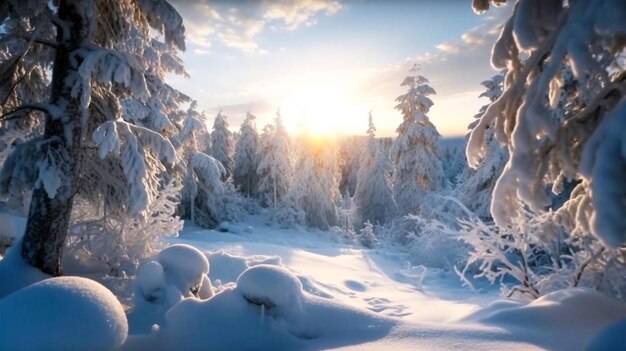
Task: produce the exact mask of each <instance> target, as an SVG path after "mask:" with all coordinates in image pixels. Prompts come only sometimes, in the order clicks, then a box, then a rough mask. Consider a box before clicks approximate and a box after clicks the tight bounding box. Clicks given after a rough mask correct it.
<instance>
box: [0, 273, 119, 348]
mask: <svg viewBox="0 0 626 351" xmlns="http://www.w3.org/2000/svg"><path fill="white" fill-rule="evenodd" d="M0 335H1V336H2V337H1V338H0V349H1V350H49V351H54V350H62V351H67V350H93V351H97V350H115V349H117V348H119V347H120V346H121V345H122V344H123V343H124V342H125V341H126V337H127V335H128V324H127V321H126V316H125V314H124V309H123V308H122V305H121V304H120V303H119V302H118V301H117V298H116V297H115V296H114V295H113V294H112V293H111V292H110V291H109V290H107V289H106V288H105V287H104V286H102V285H100V284H98V283H96V282H95V281H93V280H89V279H86V278H80V277H59V278H50V279H46V280H44V281H41V282H39V283H36V284H33V285H31V286H28V287H26V288H24V289H22V290H20V291H17V292H15V293H13V294H11V295H9V296H7V297H5V298H3V299H1V300H0Z"/></svg>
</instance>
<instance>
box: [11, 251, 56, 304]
mask: <svg viewBox="0 0 626 351" xmlns="http://www.w3.org/2000/svg"><path fill="white" fill-rule="evenodd" d="M21 248H22V240H19V241H17V242H16V244H15V245H13V246H11V248H9V250H7V252H6V255H5V256H4V258H3V259H2V260H0V282H2V283H1V284H0V299H2V298H4V297H5V296H7V295H9V294H11V293H13V292H15V291H17V290H20V289H22V288H23V287H26V286H28V285H31V284H34V283H36V282H39V281H41V280H44V279H46V278H50V276H49V275H47V274H45V273H42V272H41V271H40V270H38V269H36V268H33V267H32V266H30V265H29V264H27V263H26V262H24V260H23V259H22V252H21ZM0 301H1V300H0Z"/></svg>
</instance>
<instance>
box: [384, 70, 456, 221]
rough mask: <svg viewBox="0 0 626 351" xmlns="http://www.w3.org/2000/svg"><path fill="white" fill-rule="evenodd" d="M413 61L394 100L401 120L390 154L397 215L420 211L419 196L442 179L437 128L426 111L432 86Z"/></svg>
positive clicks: (421, 197) (431, 188) (435, 187)
mask: <svg viewBox="0 0 626 351" xmlns="http://www.w3.org/2000/svg"><path fill="white" fill-rule="evenodd" d="M418 71H419V67H418V66H417V65H415V66H414V67H413V68H412V69H411V70H410V75H409V76H408V77H406V78H405V79H404V81H403V82H402V84H401V85H402V86H404V87H407V88H408V91H407V93H406V94H404V95H400V96H399V97H398V98H397V99H396V101H397V102H398V105H397V106H396V109H397V110H399V111H400V112H401V113H402V117H403V121H402V123H401V124H400V126H398V128H397V129H396V131H397V132H398V136H397V138H396V140H395V141H394V144H393V147H392V150H391V157H392V160H393V165H394V170H393V178H394V179H393V182H394V194H395V199H396V203H397V205H398V210H399V212H400V214H401V215H405V214H409V213H412V214H415V213H418V212H419V211H420V205H421V199H423V198H424V196H425V195H427V194H428V193H429V192H432V191H435V190H438V189H440V188H441V186H442V183H443V177H444V176H443V168H442V165H441V160H440V159H439V150H438V140H439V132H438V131H437V128H435V126H434V125H433V124H432V123H431V122H430V119H429V118H428V116H427V115H426V114H427V113H428V111H429V110H430V108H431V107H432V105H433V102H432V100H431V99H430V98H428V96H429V95H433V94H435V90H434V89H433V88H431V87H430V85H428V79H426V78H424V77H423V76H421V75H418Z"/></svg>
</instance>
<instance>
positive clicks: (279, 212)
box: [270, 194, 306, 229]
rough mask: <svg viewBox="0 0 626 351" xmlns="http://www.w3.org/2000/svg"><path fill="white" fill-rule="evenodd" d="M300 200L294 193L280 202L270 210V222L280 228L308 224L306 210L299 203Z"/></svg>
mask: <svg viewBox="0 0 626 351" xmlns="http://www.w3.org/2000/svg"><path fill="white" fill-rule="evenodd" d="M297 201H298V200H297V199H296V198H294V196H293V195H290V194H287V196H286V197H285V198H284V199H283V200H282V201H280V202H279V203H278V205H277V206H276V207H274V208H273V209H272V210H271V212H270V222H271V223H275V224H277V225H278V226H279V227H280V228H283V229H290V228H297V227H300V226H304V225H305V224H306V219H305V214H304V211H303V210H302V209H301V208H300V206H299V205H298V202H297Z"/></svg>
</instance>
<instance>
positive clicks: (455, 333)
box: [0, 215, 626, 351]
mask: <svg viewBox="0 0 626 351" xmlns="http://www.w3.org/2000/svg"><path fill="white" fill-rule="evenodd" d="M266 220H267V219H266V217H264V216H261V215H256V216H249V217H248V218H247V219H246V220H245V221H244V222H243V223H239V224H230V225H223V226H222V227H223V229H222V230H225V231H221V230H204V229H201V228H198V227H195V226H193V225H187V226H185V228H184V230H183V232H182V233H181V234H180V236H179V237H178V238H171V239H168V244H171V245H177V246H173V247H171V248H170V249H167V250H165V251H162V252H161V254H159V255H157V256H155V258H154V260H155V261H152V262H150V263H146V264H145V265H144V268H142V269H140V272H139V275H140V279H138V282H139V283H138V284H137V285H136V286H135V290H134V293H135V298H134V299H135V303H136V304H135V307H134V308H131V309H130V310H129V311H128V324H129V327H130V331H129V337H128V339H127V340H126V342H125V344H124V345H123V346H122V350H125V351H129V350H173V349H175V350H206V349H217V350H220V349H228V350H270V349H271V350H321V349H333V350H335V349H336V350H394V351H397V350H426V351H428V350H544V349H545V350H564V351H573V350H585V349H586V348H587V345H589V343H590V342H591V341H592V339H593V338H594V337H595V336H596V335H598V333H599V332H600V331H601V329H602V328H604V327H606V326H610V325H611V324H613V323H615V322H618V323H617V324H615V326H614V327H613V329H614V330H617V331H618V332H615V331H612V332H611V330H610V329H609V330H608V334H606V335H608V336H607V337H606V338H604V339H603V340H601V343H600V344H598V345H600V347H599V348H596V349H595V350H606V349H608V350H611V348H612V349H614V350H622V349H624V348H623V347H625V346H626V343H624V342H623V340H622V341H615V342H613V341H610V339H607V338H610V337H612V336H613V337H614V336H615V335H618V336H619V335H621V334H620V333H619V332H621V330H623V324H624V322H621V324H619V321H623V320H624V319H625V318H626V305H624V304H623V303H621V302H617V301H615V300H612V299H610V298H608V297H605V296H604V295H602V294H600V293H598V292H594V291H591V290H584V289H570V290H565V291H558V292H555V293H552V294H548V295H546V296H544V297H542V298H540V299H537V300H535V301H533V302H530V303H528V302H523V301H511V300H502V298H501V297H500V296H499V293H500V292H499V289H498V287H491V286H488V285H485V284H481V283H480V282H475V283H476V285H475V286H476V288H477V290H478V291H479V292H478V293H473V292H472V291H470V290H469V289H468V288H466V287H463V286H462V285H461V282H460V281H459V279H458V277H456V275H455V274H454V273H451V272H445V271H441V270H435V269H427V268H425V267H421V266H420V267H411V266H409V265H408V264H407V263H406V260H405V258H404V257H405V256H404V254H403V253H402V251H401V250H398V249H394V248H378V249H373V250H370V249H364V248H362V247H360V246H354V245H350V244H346V243H344V242H342V241H341V240H340V239H338V236H337V234H336V233H335V234H331V233H328V232H319V231H306V230H283V229H277V228H274V227H271V226H268V225H267V224H265V222H266ZM226 230H227V231H226ZM186 245H189V246H192V247H195V248H197V249H198V250H200V251H198V250H195V249H194V248H192V247H189V246H186ZM202 254H204V255H205V256H206V258H207V260H204V257H203V256H202ZM198 255H200V256H198ZM11 257H13V258H11ZM181 258H184V261H181ZM7 259H9V260H7ZM7 259H5V260H4V262H1V263H2V264H0V273H2V272H3V271H4V272H5V273H6V270H7V269H9V268H11V267H13V268H15V267H17V265H15V264H11V261H10V260H13V259H15V257H14V256H11V255H8V256H7ZM207 263H208V265H207ZM194 267H195V268H194ZM18 268H19V267H18ZM207 270H208V271H209V273H208V276H209V277H210V280H211V283H212V286H213V287H214V289H215V291H216V292H217V294H216V295H215V296H213V297H211V298H209V299H205V300H198V299H195V298H189V296H191V295H190V294H189V289H196V288H197V289H199V290H200V292H199V294H198V296H201V297H204V298H207V297H208V296H210V295H211V294H208V295H207V292H206V288H207V287H208V286H210V284H209V285H207V284H208V282H207V281H206V279H205V277H206V271H207ZM244 272H245V273H244ZM242 273H243V274H242ZM4 277H7V276H6V275H4ZM51 284H52V285H54V284H56V285H55V286H59V287H60V288H57V291H60V292H55V294H60V293H62V291H63V289H66V290H67V291H68V293H67V294H68V295H67V296H69V297H71V296H72V294H78V295H80V296H87V295H88V294H95V296H100V295H102V292H99V289H100V290H101V287H98V286H94V287H89V286H86V287H85V289H87V290H85V291H86V292H82V291H80V289H78V290H77V289H75V288H74V287H73V285H72V284H74V283H72V284H69V285H68V284H66V283H64V282H63V281H60V282H57V283H49V284H48V285H51ZM94 284H95V283H94ZM168 284H169V285H168ZM75 285H76V284H74V286H75ZM96 285H97V284H96ZM162 286H168V287H167V288H166V289H160V287H162ZM59 289H60V290H59ZM30 290H33V289H30ZM39 290H41V291H43V292H42V293H38V294H39V295H42V296H44V297H40V298H39V299H45V298H46V297H45V295H46V294H47V292H46V290H42V289H39ZM39 290H37V291H39ZM33 291H35V290H33ZM29 293H30V292H29V290H28V289H23V290H21V291H18V292H17V293H14V294H12V295H8V297H5V298H4V299H0V306H3V305H5V306H8V307H10V308H8V307H7V308H0V334H3V335H2V336H5V338H3V339H4V342H8V346H9V349H10V346H11V345H18V344H12V342H13V341H15V342H20V343H23V342H24V340H29V339H23V338H22V339H19V338H18V339H15V340H13V339H11V338H6V336H7V335H9V334H7V333H11V335H13V334H15V335H20V334H19V332H16V331H15V328H16V326H21V327H20V328H26V327H25V326H29V325H30V326H33V328H35V329H33V330H32V331H31V332H32V334H35V335H38V330H40V329H41V330H42V331H44V330H45V328H46V325H45V324H46V321H47V322H48V323H49V322H52V321H56V322H55V323H56V324H58V325H64V324H63V323H64V322H63V321H64V319H66V318H65V317H66V316H65V315H64V314H63V313H61V312H60V311H56V312H55V311H52V312H54V313H52V312H51V313H50V314H46V315H47V316H48V317H46V318H48V319H41V321H42V322H41V323H39V324H36V325H35V324H32V323H31V322H29V321H28V320H26V319H24V318H21V317H19V316H22V315H29V314H28V313H30V314H33V313H34V314H35V315H36V314H37V313H41V312H40V311H39V310H38V311H34V310H33V309H32V308H30V307H29V306H30V305H29V304H28V303H27V302H28V301H27V300H28V298H29V296H30V295H28V294H29ZM30 294H31V295H33V294H32V293H30ZM203 295H204V296H203ZM142 296H143V298H144V299H145V300H142ZM92 300H94V299H87V300H85V302H84V303H83V305H84V306H83V305H80V304H78V305H75V306H74V305H72V303H73V302H71V301H69V300H68V302H67V303H64V306H65V305H67V306H66V307H63V308H67V309H68V310H73V309H76V311H77V312H76V314H74V315H72V314H70V315H69V317H67V318H70V317H71V318H74V317H75V316H76V315H80V313H81V312H80V311H87V312H89V311H90V310H105V309H104V307H98V306H93V304H92V303H91V302H90V301H92ZM105 300H106V299H105ZM109 300H110V299H109ZM11 301H21V304H19V305H16V304H14V303H13V302H11ZM72 301H74V300H72ZM137 301H141V303H137ZM40 302H41V301H40ZM9 303H10V304H11V306H9V305H8V304H9ZM107 304H108V305H107V306H112V307H107V308H109V309H115V306H113V305H112V304H111V302H110V301H109V302H107ZM36 306H39V307H38V309H45V303H43V304H42V303H39V304H38V305H36ZM172 306H173V307H172ZM170 308H171V309H170ZM168 309H169V311H168ZM120 310H121V309H120ZM166 311H167V312H166ZM87 312H85V313H87ZM25 313H26V314H25ZM107 313H108V312H107ZM96 315H104V316H106V313H98V314H96ZM72 316H74V317H72ZM81 318H86V317H84V316H83V317H81ZM116 318H117V317H116ZM74 319H76V318H74ZM117 319H119V318H117ZM96 322H97V321H96ZM96 322H93V323H91V324H85V325H88V326H89V325H94V326H96V325H97V324H96ZM123 322H124V323H125V321H123ZM153 322H156V323H157V324H158V327H156V326H155V327H152V328H151V327H150V325H151V324H152V323H153ZM68 323H74V324H76V323H77V322H76V321H75V320H72V321H69V322H68ZM120 323H121V322H120ZM120 323H118V324H116V325H122V324H123V323H122V324H120ZM40 324H41V325H40ZM94 328H95V327H94ZM116 328H117V329H115V328H109V329H110V330H108V331H107V332H108V333H109V334H111V335H112V336H111V337H110V338H107V339H106V342H109V343H110V344H112V345H114V344H115V345H117V344H119V336H120V335H122V336H123V335H124V330H120V329H119V328H118V327H116ZM44 334H45V333H44ZM83 334H84V333H83ZM42 335H43V334H42ZM65 335H66V336H65V337H67V338H72V337H74V338H76V340H75V341H74V343H73V344H71V345H89V341H90V340H91V339H89V338H86V337H83V336H84V335H79V333H76V334H75V335H73V333H72V332H71V331H69V332H67V333H66V334H65ZM85 335H86V334H85ZM42 337H43V336H42ZM618 339H619V338H618ZM622 339H623V338H622ZM7 340H8V341H7ZM11 340H13V341H11ZM619 340H621V339H619ZM0 344H1V343H0ZM19 345H22V344H19ZM37 345H39V344H37ZM48 345H49V346H50V347H52V346H55V345H56V344H48ZM64 345H70V344H59V345H56V346H58V347H57V349H63V347H64ZM5 346H6V345H5ZM35 349H36V348H35Z"/></svg>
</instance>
